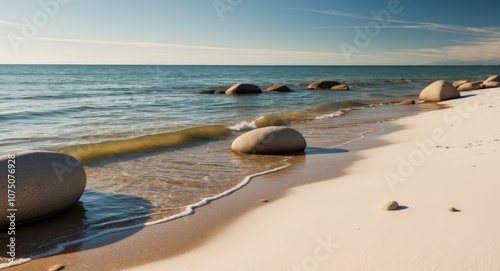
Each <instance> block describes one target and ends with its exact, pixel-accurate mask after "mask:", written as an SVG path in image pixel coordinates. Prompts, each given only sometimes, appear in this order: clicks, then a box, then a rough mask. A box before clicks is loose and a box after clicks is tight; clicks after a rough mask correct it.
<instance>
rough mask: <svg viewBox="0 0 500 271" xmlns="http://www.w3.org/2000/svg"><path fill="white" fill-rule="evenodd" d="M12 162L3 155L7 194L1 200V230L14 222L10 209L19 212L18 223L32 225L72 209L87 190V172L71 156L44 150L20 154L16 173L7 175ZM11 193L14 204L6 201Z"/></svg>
mask: <svg viewBox="0 0 500 271" xmlns="http://www.w3.org/2000/svg"><path fill="white" fill-rule="evenodd" d="M13 160H14V159H10V158H9V155H3V156H0V168H1V170H0V179H1V180H2V182H0V193H1V194H2V195H5V196H2V200H1V201H0V228H4V227H8V226H9V224H10V222H11V221H10V218H8V216H9V215H10V214H11V213H12V211H8V210H9V209H17V211H15V218H16V219H15V223H16V224H21V223H25V222H30V221H34V220H38V219H42V218H45V217H48V216H51V215H54V214H57V213H59V212H62V211H64V210H66V209H69V208H70V207H72V206H73V205H74V204H75V203H77V202H78V200H79V199H80V197H81V196H82V194H83V191H84V190H85V185H86V181H87V177H86V174H85V170H84V169H83V166H82V165H81V163H80V162H79V161H78V160H76V159H75V158H73V157H71V156H69V155H66V154H62V153H54V152H44V151H28V152H22V153H18V154H15V172H8V171H7V170H6V169H7V168H8V166H9V165H13V162H12V161H13ZM11 167H12V166H11ZM12 173H13V174H12ZM8 190H11V191H14V192H15V201H13V202H12V203H13V205H10V203H8V201H7V195H8ZM9 194H12V195H14V194H13V193H9ZM11 197H12V196H11ZM8 205H9V206H8Z"/></svg>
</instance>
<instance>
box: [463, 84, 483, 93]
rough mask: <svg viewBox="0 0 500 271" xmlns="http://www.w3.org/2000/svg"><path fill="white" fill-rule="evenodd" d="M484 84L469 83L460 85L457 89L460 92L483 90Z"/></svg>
mask: <svg viewBox="0 0 500 271" xmlns="http://www.w3.org/2000/svg"><path fill="white" fill-rule="evenodd" d="M482 85H483V82H469V83H465V84H462V85H460V86H459V87H458V88H457V89H458V91H471V90H478V89H481V87H482Z"/></svg>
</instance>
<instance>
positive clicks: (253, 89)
mask: <svg viewBox="0 0 500 271" xmlns="http://www.w3.org/2000/svg"><path fill="white" fill-rule="evenodd" d="M260 93H262V90H261V89H260V88H259V87H258V86H256V85H252V84H243V83H238V84H236V85H234V86H232V87H230V88H229V89H228V90H226V94H231V95H249V94H260Z"/></svg>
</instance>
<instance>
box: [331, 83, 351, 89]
mask: <svg viewBox="0 0 500 271" xmlns="http://www.w3.org/2000/svg"><path fill="white" fill-rule="evenodd" d="M330 90H349V86H348V85H345V84H340V85H336V86H333V87H331V88H330Z"/></svg>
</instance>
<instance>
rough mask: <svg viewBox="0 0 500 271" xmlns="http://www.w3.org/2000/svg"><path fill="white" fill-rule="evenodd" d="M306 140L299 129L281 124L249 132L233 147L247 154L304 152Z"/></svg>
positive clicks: (236, 150)
mask: <svg viewBox="0 0 500 271" xmlns="http://www.w3.org/2000/svg"><path fill="white" fill-rule="evenodd" d="M306 146H307V143H306V140H305V139H304V137H303V136H302V134H300V133H299V132H298V131H296V130H294V129H291V128H287V127H280V126H271V127H264V128H259V129H255V130H252V131H250V132H247V133H245V134H243V135H241V136H239V137H238V138H236V139H235V140H234V141H233V144H232V145H231V149H232V150H233V151H235V152H240V153H246V154H288V153H298V152H303V151H304V150H305V148H306Z"/></svg>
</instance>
